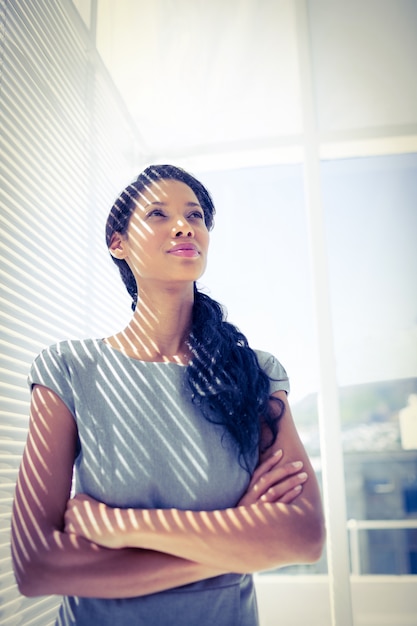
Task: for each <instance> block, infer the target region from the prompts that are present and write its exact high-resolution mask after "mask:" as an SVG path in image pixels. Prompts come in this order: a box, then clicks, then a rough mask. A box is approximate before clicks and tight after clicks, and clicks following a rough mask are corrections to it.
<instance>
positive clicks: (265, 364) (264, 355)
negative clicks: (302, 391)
mask: <svg viewBox="0 0 417 626" xmlns="http://www.w3.org/2000/svg"><path fill="white" fill-rule="evenodd" d="M254 352H255V354H256V357H257V359H258V363H259V366H260V367H261V369H262V370H263V371H264V372H265V373H266V374H267V375H268V376H269V378H270V379H271V381H274V383H275V384H274V385H273V390H274V391H278V390H284V391H287V392H289V390H290V383H289V378H288V374H287V372H286V370H285V367H284V366H283V365H282V363H281V362H280V361H279V360H278V359H277V357H276V356H274V355H273V354H271V353H270V352H266V351H265V350H254ZM271 393H272V391H271Z"/></svg>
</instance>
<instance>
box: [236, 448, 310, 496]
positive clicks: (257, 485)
mask: <svg viewBox="0 0 417 626" xmlns="http://www.w3.org/2000/svg"><path fill="white" fill-rule="evenodd" d="M281 459H282V451H281V450H279V451H278V453H275V454H274V455H272V456H271V457H268V458H267V459H266V460H265V461H264V462H263V463H261V464H260V465H259V467H257V469H256V470H255V472H254V474H253V476H252V480H251V482H250V484H249V487H248V489H247V490H246V493H245V494H244V495H243V497H242V498H241V500H240V501H239V505H244V506H246V505H250V504H255V503H256V502H259V501H263V502H278V501H279V502H284V503H289V502H292V501H293V500H294V499H295V498H296V497H297V496H298V495H299V494H300V491H301V489H302V485H303V484H304V483H305V481H306V480H307V478H308V476H307V474H306V473H305V472H302V471H300V470H302V467H303V463H302V462H301V461H293V462H290V463H285V464H284V465H280V461H281Z"/></svg>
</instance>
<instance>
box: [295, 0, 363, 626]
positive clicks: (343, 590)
mask: <svg viewBox="0 0 417 626" xmlns="http://www.w3.org/2000/svg"><path fill="white" fill-rule="evenodd" d="M296 2H297V37H298V52H299V67H300V85H301V101H302V107H303V124H304V149H305V158H304V184H305V196H306V207H307V215H308V223H309V238H310V247H311V264H312V280H313V294H314V308H315V317H316V330H317V341H318V349H319V401H318V412H319V426H320V442H321V459H322V467H323V499H324V507H325V514H326V524H327V555H328V556H327V562H328V570H329V593H330V607H331V616H332V624H333V626H353V617H352V602H351V589H350V574H349V552H348V540H347V528H346V522H347V520H346V503H345V481H344V471H343V449H342V439H341V427H340V410H339V396H338V384H337V377H336V364H335V358H334V345H333V333H332V319H331V308H330V294H329V282H328V271H327V270H328V266H327V258H326V241H325V231H324V216H323V207H322V196H321V183H320V160H319V138H318V128H317V119H316V104H315V98H314V83H313V68H312V58H311V47H310V29H309V23H308V0H296Z"/></svg>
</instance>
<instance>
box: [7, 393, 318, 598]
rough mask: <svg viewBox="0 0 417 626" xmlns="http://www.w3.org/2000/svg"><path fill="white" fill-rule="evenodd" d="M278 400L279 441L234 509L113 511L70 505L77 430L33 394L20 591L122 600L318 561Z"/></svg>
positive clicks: (290, 430)
mask: <svg viewBox="0 0 417 626" xmlns="http://www.w3.org/2000/svg"><path fill="white" fill-rule="evenodd" d="M275 395H276V396H278V397H280V398H281V399H282V400H283V402H284V403H285V407H286V408H285V413H284V416H283V417H282V419H281V421H280V431H279V435H278V438H277V441H276V442H275V444H274V446H273V447H271V448H269V449H268V450H267V452H266V453H265V454H264V455H263V457H262V458H261V460H260V463H259V466H258V468H257V469H256V471H255V473H254V474H253V477H252V480H251V482H250V484H249V487H248V489H247V491H246V493H245V494H244V495H243V497H242V498H241V500H240V501H239V502H238V503H237V505H236V507H233V508H229V509H224V510H218V511H182V510H178V509H151V510H147V509H119V508H111V507H108V506H106V505H104V504H103V503H100V502H97V501H95V500H93V499H92V498H89V497H88V496H85V495H78V496H76V497H75V498H73V499H70V490H71V481H72V471H73V463H74V458H75V450H76V441H77V431H76V424H75V421H74V419H73V416H72V415H71V413H70V412H69V410H68V409H67V407H66V406H65V404H64V403H63V402H62V401H61V400H60V398H59V397H58V396H57V395H56V394H55V393H54V392H52V391H51V390H50V389H47V388H45V387H41V386H35V387H34V390H33V393H32V403H31V417H30V428H29V436H28V441H27V444H26V448H25V452H24V456H23V460H22V464H21V468H20V472H19V478H18V483H17V487H16V495H15V501H14V506H13V518H12V556H13V564H14V569H15V574H16V580H17V582H18V585H19V589H20V591H21V592H22V593H23V594H24V595H28V596H36V595H49V594H59V595H61V594H62V595H77V596H86V597H108V598H123V597H132V596H139V595H147V594H150V593H155V592H158V591H162V590H165V589H170V588H173V587H178V586H180V585H185V584H188V583H191V582H195V581H197V580H201V579H203V578H210V577H213V576H217V575H220V574H224V573H228V572H237V573H239V572H242V573H247V572H254V571H259V570H263V569H269V568H273V567H280V566H283V565H287V564H292V563H301V562H303V563H308V562H314V561H315V560H317V559H318V558H319V556H320V554H321V551H322V547H323V541H324V523H323V514H322V508H321V501H320V494H319V489H318V485H317V481H316V478H315V476H314V472H313V469H312V467H311V464H310V462H309V460H308V457H307V455H306V453H305V450H304V448H303V446H302V443H301V441H300V439H299V437H298V434H297V431H296V429H295V426H294V423H293V420H292V416H291V411H290V409H289V406H288V403H287V398H286V394H285V392H277V393H276V394H275ZM297 463H298V464H297ZM300 463H301V466H300Z"/></svg>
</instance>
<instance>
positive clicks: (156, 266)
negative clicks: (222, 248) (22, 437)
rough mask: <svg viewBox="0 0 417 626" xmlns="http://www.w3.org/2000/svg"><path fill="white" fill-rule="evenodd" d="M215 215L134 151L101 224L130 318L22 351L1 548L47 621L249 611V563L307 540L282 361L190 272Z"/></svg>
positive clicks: (317, 528)
mask: <svg viewBox="0 0 417 626" xmlns="http://www.w3.org/2000/svg"><path fill="white" fill-rule="evenodd" d="M213 216H214V206H213V203H212V201H211V198H210V195H209V194H208V192H207V190H206V189H205V188H204V187H203V185H202V184H201V183H200V182H199V181H197V180H196V179H195V178H194V177H193V176H191V175H190V174H188V173H186V172H185V171H183V170H181V169H179V168H176V167H174V166H169V165H157V166H151V167H149V168H147V169H146V170H145V171H144V172H143V173H142V174H141V175H140V176H139V177H138V179H137V180H136V181H135V182H134V183H132V184H131V185H129V186H128V187H127V188H126V189H125V190H124V191H123V192H122V193H121V195H120V196H119V198H118V199H117V200H116V202H115V204H114V206H113V208H112V210H111V213H110V215H109V218H108V221H107V227H106V237H107V245H108V248H109V251H110V254H111V255H112V257H113V259H114V261H115V262H116V263H117V265H118V267H119V270H120V273H121V276H122V279H123V281H124V283H125V285H126V287H127V290H128V292H129V294H130V295H131V296H132V300H133V305H132V308H133V310H134V314H133V317H132V320H131V322H130V323H129V324H128V326H127V328H125V329H124V330H123V331H121V332H120V333H118V334H116V335H114V336H111V337H108V338H106V339H103V340H101V339H100V340H83V341H71V342H61V343H59V344H57V345H56V346H51V347H50V348H48V349H47V350H44V351H43V352H42V353H41V355H39V356H38V357H37V359H36V360H35V362H34V364H33V366H32V369H31V374H30V377H29V382H30V386H31V388H32V401H31V420H30V431H29V437H28V442H27V445H26V448H25V452H24V457H23V460H22V466H21V470H20V473H19V479H18V484H17V488H16V496H15V503H14V512H13V522H12V552H13V561H14V567H15V573H16V579H17V581H18V585H19V589H20V590H21V592H22V593H23V594H25V595H28V596H34V595H46V594H59V595H64V596H65V598H64V601H63V604H62V606H61V609H60V615H59V618H58V623H59V624H77V626H80V625H87V624H88V625H90V624H100V625H101V626H105V625H107V624H109V625H110V624H111V625H112V626H113V625H114V624H117V626H123V625H124V624H129V625H131V624H138V625H145V624H152V626H168V625H171V624H176V625H178V626H195V625H196V624H199V625H201V626H204V625H207V626H208V625H210V626H211V625H213V624H216V625H217V626H237V625H240V626H255V625H256V624H257V623H258V622H257V611H256V600H255V596H254V589H253V581H252V577H251V575H250V573H251V572H255V571H258V570H262V569H268V568H274V567H279V566H282V565H287V564H292V563H300V562H304V563H306V562H313V561H315V560H317V559H318V558H319V556H320V553H321V550H322V545H323V535H324V531H323V517H322V509H321V503H320V496H319V490H318V486H317V482H316V479H315V476H314V472H313V470H312V468H311V465H310V462H309V460H308V458H307V456H306V453H305V451H304V448H303V446H302V444H301V442H300V439H299V437H298V435H297V432H296V430H295V427H294V423H293V420H292V417H291V412H290V409H289V406H288V403H287V392H288V380H287V377H286V374H285V371H284V369H283V368H282V366H281V365H280V364H279V363H278V361H276V359H275V358H274V357H272V356H271V355H269V354H266V353H263V352H254V351H253V350H251V349H250V348H249V346H248V344H247V341H246V339H245V337H244V336H243V335H242V334H241V333H240V332H239V331H238V330H237V329H236V328H235V327H233V326H232V325H230V324H228V323H227V322H226V321H225V320H224V319H223V314H222V310H221V308H220V306H219V305H218V304H217V303H216V302H214V301H213V300H212V299H211V298H209V297H208V296H206V295H204V294H202V293H200V292H199V291H198V290H197V288H196V280H197V279H198V278H200V276H201V275H202V273H203V272H204V269H205V266H206V260H207V251H208V243H209V230H210V228H211V227H212V225H213ZM74 466H75V493H76V495H75V497H73V498H71V497H70V492H71V484H72V473H73V467H74Z"/></svg>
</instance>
